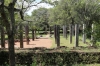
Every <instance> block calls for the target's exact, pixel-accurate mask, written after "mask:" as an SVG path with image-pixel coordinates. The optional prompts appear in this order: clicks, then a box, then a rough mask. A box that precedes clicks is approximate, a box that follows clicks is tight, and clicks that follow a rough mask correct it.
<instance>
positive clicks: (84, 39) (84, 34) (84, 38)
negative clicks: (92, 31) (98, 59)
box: [83, 24, 86, 43]
mask: <svg viewBox="0 0 100 66" xmlns="http://www.w3.org/2000/svg"><path fill="white" fill-rule="evenodd" d="M85 28H86V24H83V43H86V33H85Z"/></svg>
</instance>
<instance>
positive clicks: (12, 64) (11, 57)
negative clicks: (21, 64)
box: [8, 3, 15, 66]
mask: <svg viewBox="0 0 100 66" xmlns="http://www.w3.org/2000/svg"><path fill="white" fill-rule="evenodd" d="M9 7H10V8H9V14H10V19H11V23H10V32H9V33H8V43H9V65H10V66H15V49H14V36H15V16H14V4H12V3H10V4H9Z"/></svg>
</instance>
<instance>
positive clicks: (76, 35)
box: [75, 24, 79, 47]
mask: <svg viewBox="0 0 100 66" xmlns="http://www.w3.org/2000/svg"><path fill="white" fill-rule="evenodd" d="M78 45H79V24H75V47H78Z"/></svg>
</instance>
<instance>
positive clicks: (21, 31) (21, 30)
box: [20, 24, 23, 48]
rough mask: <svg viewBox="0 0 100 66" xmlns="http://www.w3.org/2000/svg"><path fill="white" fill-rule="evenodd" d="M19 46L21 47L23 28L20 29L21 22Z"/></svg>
mask: <svg viewBox="0 0 100 66" xmlns="http://www.w3.org/2000/svg"><path fill="white" fill-rule="evenodd" d="M20 48H23V29H22V24H21V25H20Z"/></svg>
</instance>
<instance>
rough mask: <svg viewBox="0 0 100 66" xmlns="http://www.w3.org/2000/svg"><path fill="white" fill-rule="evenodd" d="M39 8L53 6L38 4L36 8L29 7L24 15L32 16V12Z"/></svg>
mask: <svg viewBox="0 0 100 66" xmlns="http://www.w3.org/2000/svg"><path fill="white" fill-rule="evenodd" d="M40 1H41V0H36V2H37V3H38V2H40ZM39 7H45V8H52V7H53V6H51V5H49V4H46V3H41V4H38V5H37V6H33V7H31V8H30V9H29V10H28V11H27V12H26V13H27V14H28V15H32V11H34V10H35V9H38V8H39Z"/></svg>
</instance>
